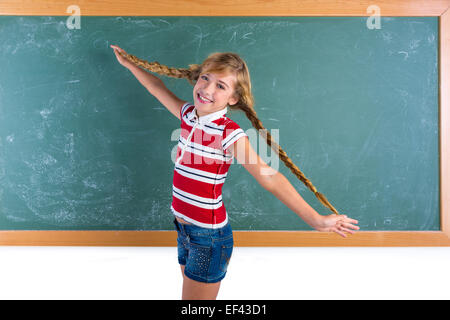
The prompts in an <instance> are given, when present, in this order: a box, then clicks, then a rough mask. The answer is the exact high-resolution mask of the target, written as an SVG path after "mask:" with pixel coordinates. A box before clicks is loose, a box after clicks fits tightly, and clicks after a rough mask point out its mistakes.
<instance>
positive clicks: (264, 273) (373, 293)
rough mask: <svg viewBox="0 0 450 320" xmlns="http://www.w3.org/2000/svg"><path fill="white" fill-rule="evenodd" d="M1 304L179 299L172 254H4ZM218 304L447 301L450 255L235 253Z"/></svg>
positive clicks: (68, 250)
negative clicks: (7, 301)
mask: <svg viewBox="0 0 450 320" xmlns="http://www.w3.org/2000/svg"><path fill="white" fill-rule="evenodd" d="M0 259H1V260H0V299H180V297H181V285H182V278H181V271H180V268H179V265H178V261H177V252H176V248H175V247H165V248H162V247H0ZM218 299H255V300H258V299H450V248H448V247H443V248H439V247H431V248H374V247H370V248H356V247H355V248H328V247H327V248H280V247H270V248H248V247H235V248H234V251H233V256H232V258H231V260H230V265H229V268H228V273H227V276H226V277H225V279H224V280H223V281H222V284H221V289H220V292H219V296H218Z"/></svg>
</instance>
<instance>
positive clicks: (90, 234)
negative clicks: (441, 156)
mask: <svg viewBox="0 0 450 320" xmlns="http://www.w3.org/2000/svg"><path fill="white" fill-rule="evenodd" d="M233 235H234V243H235V246H237V247H373V246H375V247H377V246H378V247H411V246H412V247H424V246H425V247H426V246H450V238H449V237H447V235H446V234H445V233H444V232H442V231H361V232H358V233H355V234H354V235H349V236H348V237H347V238H342V237H340V236H339V235H337V234H334V233H324V232H317V231H233ZM176 237H177V234H176V232H175V231H0V245H4V246H131V247H132V246H153V247H172V246H176Z"/></svg>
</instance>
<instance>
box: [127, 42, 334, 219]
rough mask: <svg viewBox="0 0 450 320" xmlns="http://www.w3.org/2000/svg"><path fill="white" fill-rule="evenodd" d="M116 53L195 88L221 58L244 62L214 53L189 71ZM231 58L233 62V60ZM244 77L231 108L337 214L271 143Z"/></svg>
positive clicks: (239, 67) (240, 64)
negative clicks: (204, 69) (206, 67)
mask: <svg viewBox="0 0 450 320" xmlns="http://www.w3.org/2000/svg"><path fill="white" fill-rule="evenodd" d="M119 54H120V55H121V56H123V57H124V58H126V59H127V60H129V61H130V62H132V63H133V64H135V65H137V66H140V67H143V68H144V69H147V70H149V71H151V72H155V73H158V74H160V75H164V76H167V77H172V78H179V79H181V78H184V79H187V80H188V81H189V83H190V84H191V85H195V81H197V79H198V77H199V76H200V74H201V72H202V68H203V67H204V66H206V65H210V64H212V65H214V63H215V62H220V63H223V62H224V60H225V59H227V60H226V62H227V63H229V64H233V67H234V69H237V70H242V69H246V68H247V67H246V65H245V62H243V61H242V60H240V58H238V56H237V55H235V54H233V53H223V54H220V53H219V54H218V53H214V54H212V55H210V56H209V57H208V58H207V59H206V60H205V61H204V62H203V63H202V64H201V65H198V64H190V65H189V69H184V68H170V67H167V66H165V65H161V64H160V63H158V62H156V61H155V62H148V61H145V60H141V59H139V58H137V57H136V56H134V55H132V54H129V53H126V52H125V51H124V50H121V51H119ZM233 59H234V60H233ZM246 74H247V75H248V79H245V80H247V82H248V83H247V87H248V88H247V87H245V86H239V81H238V84H237V87H236V88H235V89H236V92H238V94H239V95H240V101H239V102H238V103H237V104H235V105H233V106H230V108H231V109H233V110H234V109H239V110H241V111H243V112H244V113H245V115H246V116H247V118H248V119H249V120H250V122H251V123H252V125H253V127H254V128H256V129H257V130H258V132H259V134H260V135H261V136H262V137H264V138H265V139H266V142H267V144H268V145H269V146H270V147H271V148H272V150H274V151H275V152H276V153H277V154H278V156H279V158H280V159H281V160H282V161H283V162H284V164H285V165H286V167H288V168H289V169H290V170H291V172H292V173H293V174H294V175H295V176H296V177H297V178H298V179H300V181H302V182H303V183H304V184H305V185H306V186H307V187H308V189H309V190H311V191H312V192H313V193H314V195H315V196H316V197H317V199H319V201H320V203H322V205H324V206H325V207H326V208H328V209H330V210H331V211H332V212H333V213H335V214H337V215H339V212H338V211H337V210H336V209H335V208H334V207H333V206H332V205H331V204H330V202H329V201H328V200H327V198H326V197H325V196H324V195H323V194H322V193H320V192H318V191H317V189H316V187H315V186H314V185H313V184H312V183H311V181H309V180H308V179H307V178H306V177H305V175H304V174H303V172H301V171H300V169H299V168H298V167H297V166H296V165H295V164H294V163H293V162H292V160H291V159H290V158H289V157H288V156H287V154H286V152H285V151H284V150H283V149H282V148H281V147H280V146H279V145H278V144H277V143H276V142H275V141H274V140H273V138H272V136H271V135H270V133H269V132H268V131H267V129H265V128H264V126H263V125H262V122H261V121H260V120H259V118H258V116H257V115H256V112H255V110H254V108H253V97H252V95H251V93H250V92H249V91H250V90H251V87H250V79H249V74H248V72H247V73H246Z"/></svg>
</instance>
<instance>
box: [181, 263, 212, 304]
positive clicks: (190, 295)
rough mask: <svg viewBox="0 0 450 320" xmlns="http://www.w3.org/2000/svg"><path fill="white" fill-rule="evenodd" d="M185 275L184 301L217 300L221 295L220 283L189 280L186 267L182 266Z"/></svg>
mask: <svg viewBox="0 0 450 320" xmlns="http://www.w3.org/2000/svg"><path fill="white" fill-rule="evenodd" d="M180 267H181V274H182V275H183V294H182V299H183V300H216V298H217V294H218V293H219V288H220V281H219V282H216V283H205V282H199V281H195V280H192V279H189V278H188V277H186V276H185V275H184V266H183V265H180Z"/></svg>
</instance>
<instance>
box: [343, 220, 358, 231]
mask: <svg viewBox="0 0 450 320" xmlns="http://www.w3.org/2000/svg"><path fill="white" fill-rule="evenodd" d="M341 225H342V226H343V227H344V228H351V229H354V230H359V227H358V226H355V225H353V224H351V223H346V222H343V223H342V224H341Z"/></svg>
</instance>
